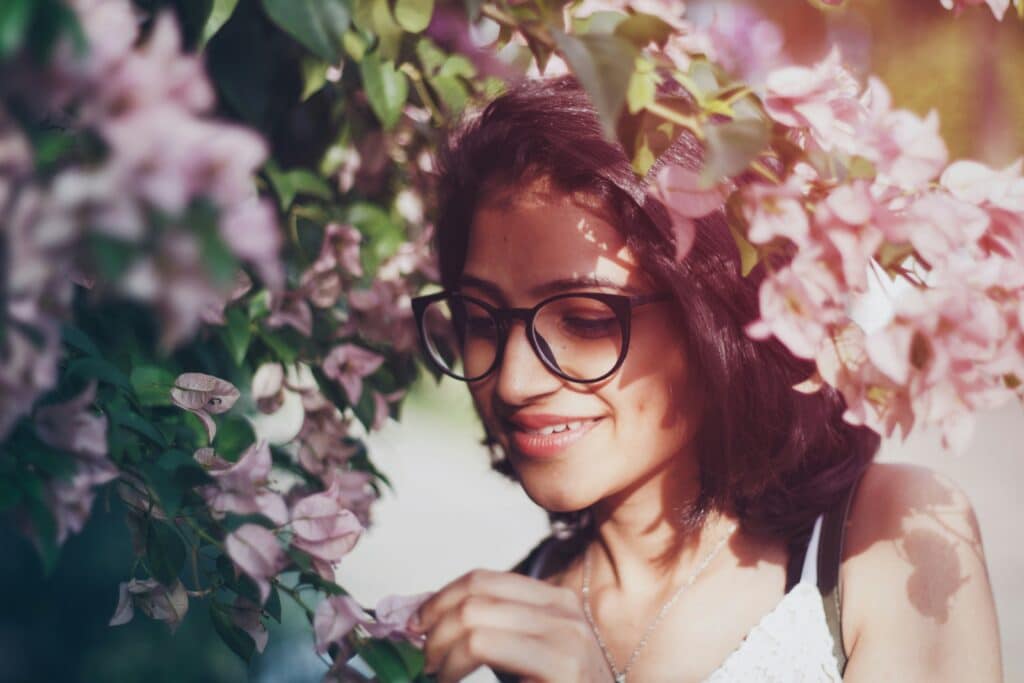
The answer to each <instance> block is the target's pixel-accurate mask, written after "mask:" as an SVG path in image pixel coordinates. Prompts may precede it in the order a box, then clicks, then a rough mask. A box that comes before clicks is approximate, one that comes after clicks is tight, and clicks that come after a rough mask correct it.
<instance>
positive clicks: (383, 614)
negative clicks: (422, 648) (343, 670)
mask: <svg viewBox="0 0 1024 683" xmlns="http://www.w3.org/2000/svg"><path fill="white" fill-rule="evenodd" d="M432 595H434V593H433V592H427V593H420V594H418V595H388V596H386V597H383V598H381V599H380V601H378V602H377V606H376V608H375V609H374V615H375V616H376V621H375V622H374V623H372V624H366V630H367V631H369V632H370V635H371V636H373V637H374V638H389V639H391V640H409V641H414V642H417V641H420V642H422V640H426V636H425V635H418V634H416V633H413V632H412V631H410V630H409V620H410V619H411V618H412V616H413V615H414V614H416V611H417V610H418V609H419V608H420V606H421V605H423V603H424V602H426V601H427V600H428V599H429V598H430V597H431V596H432Z"/></svg>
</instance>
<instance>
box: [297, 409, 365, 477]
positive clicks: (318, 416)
mask: <svg viewBox="0 0 1024 683" xmlns="http://www.w3.org/2000/svg"><path fill="white" fill-rule="evenodd" d="M302 399H303V401H302V402H303V407H304V408H305V411H306V414H305V417H304V418H303V422H302V428H301V429H300V430H299V434H298V436H297V437H296V438H297V440H298V442H299V450H298V457H299V464H300V465H302V467H303V468H304V469H305V470H306V471H307V472H309V473H310V474H314V475H317V476H321V475H323V474H324V473H325V472H326V471H328V470H330V469H332V468H333V467H340V466H343V465H344V464H345V463H346V462H348V459H349V458H350V457H351V456H352V455H353V454H354V453H355V452H356V451H357V450H358V448H357V447H356V446H354V445H351V444H349V443H348V442H347V441H346V437H347V436H348V425H347V423H346V422H345V421H344V420H342V418H341V416H340V415H339V413H338V409H337V408H335V407H334V404H332V403H330V402H329V401H327V399H325V398H323V396H322V395H321V394H320V393H319V392H316V391H313V392H306V393H303V396H302Z"/></svg>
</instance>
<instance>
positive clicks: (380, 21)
mask: <svg viewBox="0 0 1024 683" xmlns="http://www.w3.org/2000/svg"><path fill="white" fill-rule="evenodd" d="M389 2H390V0H355V6H354V8H353V12H352V19H353V21H354V22H355V24H356V26H358V27H359V28H360V29H362V30H363V31H366V32H369V33H370V34H373V35H376V36H377V54H379V55H380V57H381V59H385V60H386V59H392V60H393V59H397V58H398V49H399V46H400V44H401V41H402V36H403V31H402V27H401V26H399V25H398V23H397V22H396V21H395V18H394V16H392V14H391V7H390V4H389Z"/></svg>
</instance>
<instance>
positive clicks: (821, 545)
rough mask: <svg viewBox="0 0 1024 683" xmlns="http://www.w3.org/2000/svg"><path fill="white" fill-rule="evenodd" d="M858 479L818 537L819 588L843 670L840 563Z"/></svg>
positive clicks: (827, 515)
mask: <svg viewBox="0 0 1024 683" xmlns="http://www.w3.org/2000/svg"><path fill="white" fill-rule="evenodd" d="M859 481H860V479H859V478H858V479H856V480H854V482H853V484H851V485H850V487H849V489H847V490H846V492H845V493H844V494H843V495H842V497H841V498H840V499H839V500H838V501H836V503H835V504H833V505H832V507H830V508H829V509H828V510H826V511H825V518H824V519H823V520H822V522H821V535H820V537H819V538H818V590H819V591H820V592H821V600H822V604H823V606H824V608H825V621H826V622H827V623H828V630H829V632H830V633H831V634H832V644H833V645H832V652H833V654H834V655H835V658H836V662H837V663H838V665H839V673H840V674H842V673H843V672H844V671H845V670H846V646H845V645H844V643H843V624H842V596H841V595H840V591H839V567H840V565H841V564H842V561H843V541H844V540H845V538H846V527H847V526H848V525H849V519H848V518H849V515H850V503H851V502H852V501H853V495H854V492H855V491H856V490H857V483H858V482H859Z"/></svg>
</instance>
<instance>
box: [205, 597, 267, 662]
mask: <svg viewBox="0 0 1024 683" xmlns="http://www.w3.org/2000/svg"><path fill="white" fill-rule="evenodd" d="M210 621H212V622H213V628H214V630H215V631H217V634H218V635H219V636H220V637H221V640H223V641H224V643H225V644H226V645H227V646H228V647H229V648H231V651H232V652H234V653H235V654H236V655H238V656H239V657H241V658H242V659H243V660H244V661H245V662H246V663H248V662H249V661H251V660H252V655H253V653H254V652H255V651H256V643H255V641H253V639H252V636H250V635H249V634H248V633H246V632H245V630H244V629H242V628H241V627H240V626H238V625H236V624H235V623H234V622H233V621H232V620H231V616H230V615H229V614H228V613H227V611H226V609H225V608H224V606H223V605H221V604H220V603H217V602H211V603H210Z"/></svg>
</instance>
